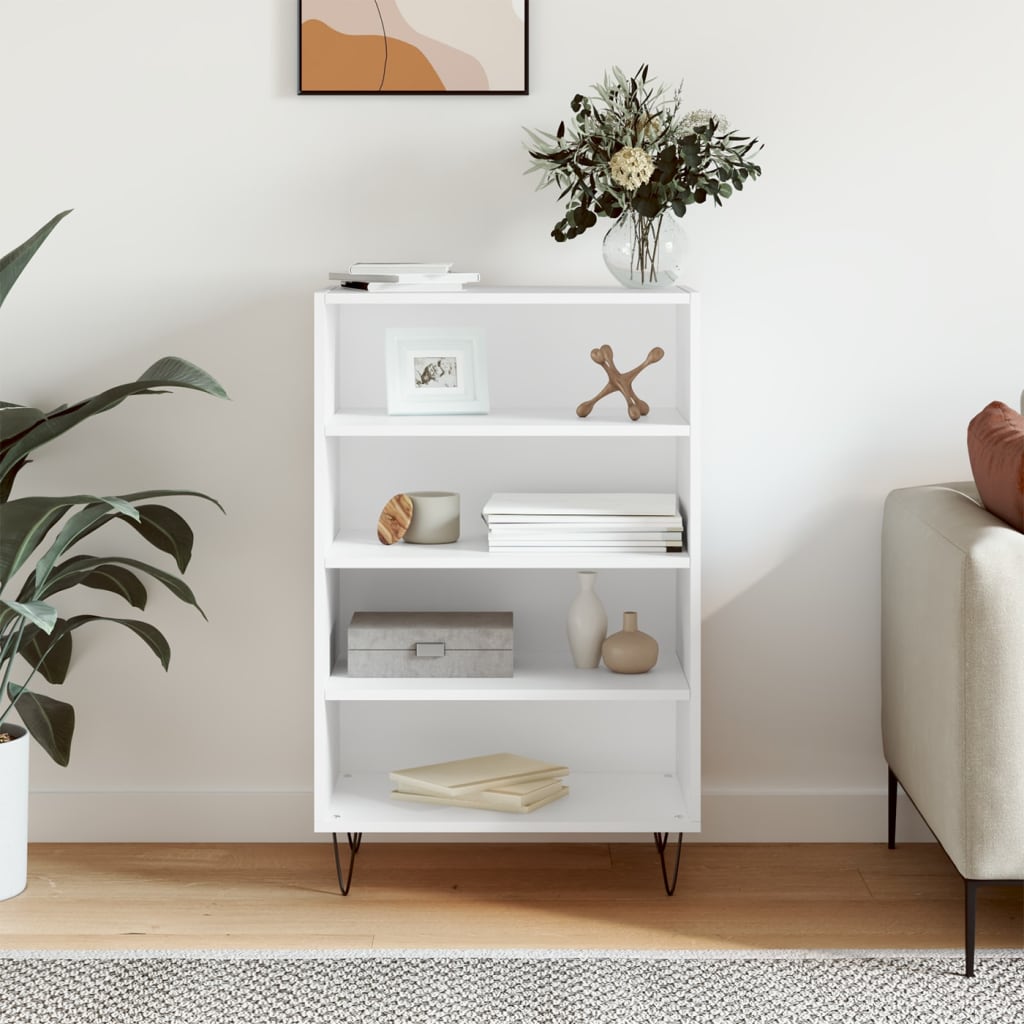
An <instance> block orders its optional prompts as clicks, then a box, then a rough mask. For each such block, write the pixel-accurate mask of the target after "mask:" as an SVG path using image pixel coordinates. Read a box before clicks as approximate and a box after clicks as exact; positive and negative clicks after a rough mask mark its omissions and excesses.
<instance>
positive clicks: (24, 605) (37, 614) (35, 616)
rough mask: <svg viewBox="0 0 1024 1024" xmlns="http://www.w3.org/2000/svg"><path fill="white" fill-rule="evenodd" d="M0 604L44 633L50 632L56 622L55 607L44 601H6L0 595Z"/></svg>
mask: <svg viewBox="0 0 1024 1024" xmlns="http://www.w3.org/2000/svg"><path fill="white" fill-rule="evenodd" d="M0 604H2V605H5V606H6V607H7V608H10V609H11V611H13V612H14V613H15V614H16V615H20V616H21V617H22V618H23V619H24V620H25V621H26V622H31V623H32V625H33V626H35V627H36V628H37V629H41V630H42V631H43V632H44V633H52V632H53V627H54V626H55V625H56V623H57V609H56V608H54V607H53V605H51V604H47V603H46V602H45V601H8V600H7V598H6V597H0Z"/></svg>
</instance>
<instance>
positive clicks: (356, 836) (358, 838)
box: [331, 832, 363, 896]
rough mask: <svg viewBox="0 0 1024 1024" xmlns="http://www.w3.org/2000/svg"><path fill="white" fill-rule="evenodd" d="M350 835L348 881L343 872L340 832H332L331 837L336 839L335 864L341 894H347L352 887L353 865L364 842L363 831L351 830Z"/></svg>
mask: <svg viewBox="0 0 1024 1024" xmlns="http://www.w3.org/2000/svg"><path fill="white" fill-rule="evenodd" d="M347 835H348V849H349V854H348V881H347V882H346V881H345V878H344V875H342V873H341V854H340V853H339V852H338V833H337V832H332V833H331V838H332V839H333V840H334V866H335V868H336V869H337V872H338V888H339V889H341V895H342V896H347V895H348V891H349V889H351V888H352V867H353V864H354V863H355V859H356V854H357V853H358V852H359V847H360V846H361V845H362V842H363V833H362V832H354V833H353V832H349V833H347Z"/></svg>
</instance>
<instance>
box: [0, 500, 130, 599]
mask: <svg viewBox="0 0 1024 1024" xmlns="http://www.w3.org/2000/svg"><path fill="white" fill-rule="evenodd" d="M114 500H115V501H116V502H117V504H116V506H112V503H111V502H110V501H108V500H107V499H106V498H101V497H99V495H96V494H72V495H66V496H64V497H59V498H54V497H30V498H16V499H15V500H13V501H5V502H0V585H3V584H4V583H6V582H7V581H8V580H9V579H10V578H11V576H13V575H14V573H16V572H17V571H18V569H20V568H21V566H22V565H24V564H25V561H26V560H27V559H28V557H29V555H31V554H32V552H33V551H35V549H36V548H37V547H38V546H39V544H40V543H41V542H42V540H43V538H44V537H45V536H46V535H47V533H49V532H50V529H51V528H52V527H53V526H54V525H55V524H56V523H57V522H58V521H59V520H60V519H61V518H62V517H63V516H64V515H65V514H66V513H67V512H68V510H69V509H72V508H74V507H75V506H76V505H92V504H95V503H100V504H105V505H107V506H111V507H118V508H125V509H128V508H130V504H131V503H130V501H126V499H124V498H117V499H114Z"/></svg>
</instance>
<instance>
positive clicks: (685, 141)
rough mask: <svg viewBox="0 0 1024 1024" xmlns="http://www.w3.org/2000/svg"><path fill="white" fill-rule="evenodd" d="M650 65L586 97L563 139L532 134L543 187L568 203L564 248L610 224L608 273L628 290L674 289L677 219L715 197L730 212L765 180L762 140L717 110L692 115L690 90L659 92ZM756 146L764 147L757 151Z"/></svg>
mask: <svg viewBox="0 0 1024 1024" xmlns="http://www.w3.org/2000/svg"><path fill="white" fill-rule="evenodd" d="M654 82H655V79H654V77H653V76H649V74H648V67H647V65H646V64H644V65H643V66H642V67H641V68H640V69H639V70H638V71H637V73H636V74H635V75H633V76H632V77H631V78H627V77H626V76H625V75H624V74H623V73H622V71H621V70H619V68H612V71H611V74H610V75H609V74H608V73H606V74H605V76H604V79H603V81H602V82H600V83H599V84H597V85H595V86H594V87H593V88H594V90H595V93H596V95H593V96H583V95H580V94H577V95H576V96H574V97H573V100H572V104H571V107H572V112H573V115H574V116H573V119H572V121H571V122H570V123H569V124H568V126H567V125H566V122H565V121H563V122H562V123H561V124H559V126H558V128H557V130H556V131H555V132H553V133H552V132H535V131H530V129H526V132H527V135H529V137H530V142H531V143H532V145H530V146H528V147H527V148H528V150H529V153H530V156H531V157H532V158H533V162H532V164H531V165H530V167H529V168H528V169H527V173H530V172H539V173H540V174H541V180H540V184H538V186H537V188H538V190H540V189H542V188H547V187H548V186H550V185H554V186H556V187H557V188H558V189H559V197H558V198H559V199H565V200H566V210H565V215H564V216H563V217H561V218H560V220H559V221H558V223H557V224H555V226H554V228H553V229H552V231H551V236H552V237H553V238H554V239H555V241H556V242H564V241H566V239H569V238H576V237H577V236H579V235H582V234H583V233H584V232H585V231H586V230H587V229H588V228H592V227H594V226H595V225H596V224H597V221H598V218H599V217H608V218H609V219H611V220H613V221H615V224H614V225H613V226H612V228H611V229H610V230H609V231H608V233H607V235H606V236H605V241H604V250H603V254H604V259H605V263H606V264H607V265H608V269H609V270H610V271H611V272H612V274H613V275H614V276H615V277H616V278H617V279H618V280H619V281H620V282H621V283H622V284H625V285H627V286H628V287H635V288H645V287H651V286H654V287H659V286H660V287H665V286H668V285H671V284H674V283H675V280H676V278H677V277H678V261H679V257H680V249H681V246H682V232H681V231H680V230H679V227H678V225H677V224H676V222H675V220H674V219H673V215H674V217H679V218H681V217H683V216H684V215H685V214H686V211H687V208H688V207H689V206H690V205H692V204H694V203H696V204H698V205H699V204H701V203H706V202H707V201H708V200H709V199H710V200H711V201H712V202H713V203H714V204H715V205H716V206H721V205H722V201H723V200H724V199H728V198H729V196H731V195H732V194H733V192H734V191H740V190H742V188H743V186H744V184H745V183H746V182H747V181H752V180H754V179H755V178H757V177H758V176H759V175H760V173H761V168H760V167H759V166H758V165H757V164H755V163H754V162H753V161H752V160H751V159H750V157H751V156H752V155H753V154H754V153H756V152H757V151H758V150H759V149H760V145H759V144H758V140H757V139H752V138H748V137H747V136H743V135H738V134H736V132H732V131H729V126H728V123H727V122H726V121H725V119H724V118H721V117H719V116H718V115H717V114H714V113H712V111H710V110H692V111H690V112H689V113H687V114H682V113H681V110H682V107H681V89H682V87H681V86H680V87H678V88H676V89H675V90H674V91H673V92H672V93H669V92H668V89H667V87H666V86H665V85H655V84H654ZM755 147H756V148H755Z"/></svg>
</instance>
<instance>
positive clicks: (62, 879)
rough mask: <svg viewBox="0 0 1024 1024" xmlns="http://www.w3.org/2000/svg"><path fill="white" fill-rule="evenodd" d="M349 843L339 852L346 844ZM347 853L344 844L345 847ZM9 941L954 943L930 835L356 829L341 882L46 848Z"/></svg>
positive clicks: (276, 860) (955, 911) (240, 858)
mask: <svg viewBox="0 0 1024 1024" xmlns="http://www.w3.org/2000/svg"><path fill="white" fill-rule="evenodd" d="M343 848H344V847H343ZM346 852H347V851H346ZM29 875H30V877H29V885H28V888H27V889H26V891H25V892H24V893H23V894H22V895H20V896H18V897H16V898H15V899H13V900H9V901H6V902H4V903H2V904H0V948H4V949H341V948H369V947H380V948H385V947H391V948H410V949H412V948H415V949H474V948H476V949H482V948H505V949H514V948H550V949H713V948H718V949H722V948H733V949H756V948H800V949H825V948H830V949H845V948H850V949H884V948H944V947H946V948H951V949H955V948H961V944H962V936H963V903H962V900H963V886H962V883H961V881H960V878H959V875H957V874H956V872H955V871H954V870H953V868H952V866H951V865H950V864H949V862H948V861H947V860H946V858H945V856H944V855H943V854H942V852H941V851H940V850H939V848H938V847H937V846H935V845H932V844H909V845H902V846H900V847H899V849H897V850H895V851H890V850H887V849H886V848H885V847H884V846H883V845H873V844H863V845H860V844H834V845H832V844H829V845H818V844H795V845H777V844H772V845H746V844H735V845H712V844H702V843H697V844H693V845H686V844H685V843H684V846H683V860H682V867H681V869H680V876H679V885H678V888H677V890H676V894H675V896H673V897H668V896H666V894H665V891H664V888H663V886H662V881H661V873H660V868H659V866H658V859H657V853H656V851H655V848H654V843H653V841H651V842H650V843H648V844H607V843H588V844H543V845H540V844H497V843H479V844H478V843H452V844H404V843H403V844H400V843H390V844H389V843H383V842H381V843H375V842H366V843H364V844H363V848H362V850H361V851H360V853H359V854H358V856H357V858H356V867H355V878H354V883H353V886H352V890H351V893H350V894H349V895H348V896H347V897H342V896H341V895H340V894H339V893H338V889H337V881H336V878H335V874H334V862H333V856H332V853H331V847H330V844H329V842H328V843H326V844H294V845H275V844H255V845H236V844H201V845H191V844H154V845H145V844H74V843H69V844H63V845H62V844H39V845H35V846H33V847H32V848H31V851H30V859H29ZM978 946H979V948H986V947H987V948H1007V947H1009V948H1014V949H1017V948H1024V892H1022V890H1021V889H1020V888H1019V887H1017V888H1012V887H1007V888H986V889H983V890H982V892H981V895H980V897H979V901H978Z"/></svg>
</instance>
